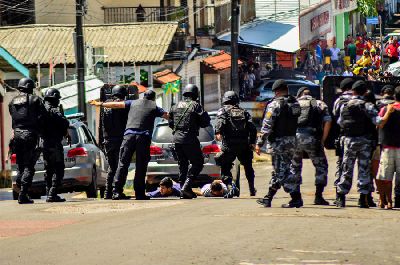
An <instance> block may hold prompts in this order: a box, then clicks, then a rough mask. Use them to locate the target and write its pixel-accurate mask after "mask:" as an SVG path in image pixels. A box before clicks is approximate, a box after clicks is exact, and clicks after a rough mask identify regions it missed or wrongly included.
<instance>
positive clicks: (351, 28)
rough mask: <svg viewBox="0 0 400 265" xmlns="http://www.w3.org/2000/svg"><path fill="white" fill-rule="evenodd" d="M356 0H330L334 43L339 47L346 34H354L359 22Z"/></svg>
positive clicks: (342, 45) (342, 43)
mask: <svg viewBox="0 0 400 265" xmlns="http://www.w3.org/2000/svg"><path fill="white" fill-rule="evenodd" d="M356 9H357V1H356V0H332V15H333V17H334V23H333V25H334V27H335V36H336V44H337V47H338V48H340V49H343V48H344V41H345V39H346V36H347V35H352V36H354V35H356V30H355V29H356V26H357V24H358V23H359V21H360V19H359V15H358V12H356V11H355V10H356Z"/></svg>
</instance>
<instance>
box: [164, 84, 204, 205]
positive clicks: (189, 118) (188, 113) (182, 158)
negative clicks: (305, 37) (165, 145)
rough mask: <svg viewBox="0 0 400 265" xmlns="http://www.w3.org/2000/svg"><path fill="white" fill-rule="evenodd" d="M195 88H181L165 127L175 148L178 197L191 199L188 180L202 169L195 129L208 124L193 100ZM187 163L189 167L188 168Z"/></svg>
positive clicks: (192, 194)
mask: <svg viewBox="0 0 400 265" xmlns="http://www.w3.org/2000/svg"><path fill="white" fill-rule="evenodd" d="M198 96H199V89H198V88H197V86H196V85H193V84H189V85H187V86H186V87H185V89H184V90H183V97H184V99H183V100H182V101H180V102H179V103H178V104H177V105H175V106H173V107H172V109H171V112H170V117H169V126H170V127H171V128H172V130H173V135H174V140H173V141H174V144H175V150H176V154H177V157H178V164H179V181H180V183H181V186H182V191H181V197H182V198H183V199H192V198H195V197H196V194H195V193H194V192H193V191H192V182H193V180H194V179H195V178H196V177H197V176H198V175H199V174H200V172H201V170H202V169H203V164H204V157H203V153H202V151H201V147H200V142H199V139H198V138H197V136H198V135H199V130H200V127H201V128H205V127H208V126H210V117H209V116H208V113H207V112H206V111H204V110H203V107H202V106H201V105H200V104H199V103H198V102H197V101H196V100H197V98H198ZM189 163H190V164H191V167H190V169H189Z"/></svg>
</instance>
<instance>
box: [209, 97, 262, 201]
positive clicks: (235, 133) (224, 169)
mask: <svg viewBox="0 0 400 265" xmlns="http://www.w3.org/2000/svg"><path fill="white" fill-rule="evenodd" d="M222 104H223V107H222V108H221V109H219V110H218V113H217V118H216V122H215V137H216V139H217V140H218V141H222V153H221V157H220V159H221V161H220V163H219V164H220V165H221V175H222V181H223V182H224V183H225V185H226V186H227V188H228V193H227V195H226V196H225V197H226V198H232V197H233V196H234V195H235V189H234V188H233V187H232V173H231V169H232V164H233V161H234V160H235V159H236V157H237V158H238V159H239V161H240V163H241V164H242V165H243V166H244V170H245V173H246V178H247V181H248V183H249V189H250V196H255V195H256V192H257V191H256V188H255V187H254V177H255V175H254V169H253V165H252V160H253V149H254V148H255V145H256V140H257V128H256V126H255V125H254V124H253V122H252V119H251V115H250V114H249V113H248V112H247V111H246V110H244V109H242V108H241V107H240V106H239V97H238V95H236V93H235V92H233V91H227V92H225V94H224V98H223V100H222Z"/></svg>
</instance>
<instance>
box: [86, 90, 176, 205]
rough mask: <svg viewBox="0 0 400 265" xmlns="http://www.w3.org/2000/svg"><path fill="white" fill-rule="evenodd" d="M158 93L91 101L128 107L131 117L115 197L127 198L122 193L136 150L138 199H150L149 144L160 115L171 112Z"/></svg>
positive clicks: (119, 167)
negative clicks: (158, 102)
mask: <svg viewBox="0 0 400 265" xmlns="http://www.w3.org/2000/svg"><path fill="white" fill-rule="evenodd" d="M155 99H156V93H155V92H154V91H152V90H148V91H146V92H145V93H144V98H143V99H138V100H126V101H122V102H105V103H104V102H98V101H92V102H91V104H92V105H95V106H102V107H105V108H114V109H123V108H126V109H129V113H128V121H127V124H126V129H125V133H124V140H123V142H122V145H121V150H120V153H119V162H118V168H117V172H116V173H115V182H114V189H113V196H112V199H113V200H123V199H128V197H127V196H126V195H125V194H124V193H123V190H124V186H125V183H126V177H127V175H128V168H129V165H130V163H131V160H132V156H133V154H134V153H135V152H136V170H135V178H134V188H135V198H136V200H148V199H150V197H148V196H146V194H145V177H146V172H147V165H148V163H149V161H150V144H151V136H152V133H153V128H154V121H155V119H156V118H157V117H162V118H164V119H168V113H167V112H165V111H164V110H163V109H162V108H160V107H157V105H156V103H155Z"/></svg>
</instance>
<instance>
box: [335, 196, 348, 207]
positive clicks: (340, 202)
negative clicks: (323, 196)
mask: <svg viewBox="0 0 400 265" xmlns="http://www.w3.org/2000/svg"><path fill="white" fill-rule="evenodd" d="M336 207H339V208H344V207H346V195H344V194H339V193H336Z"/></svg>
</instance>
